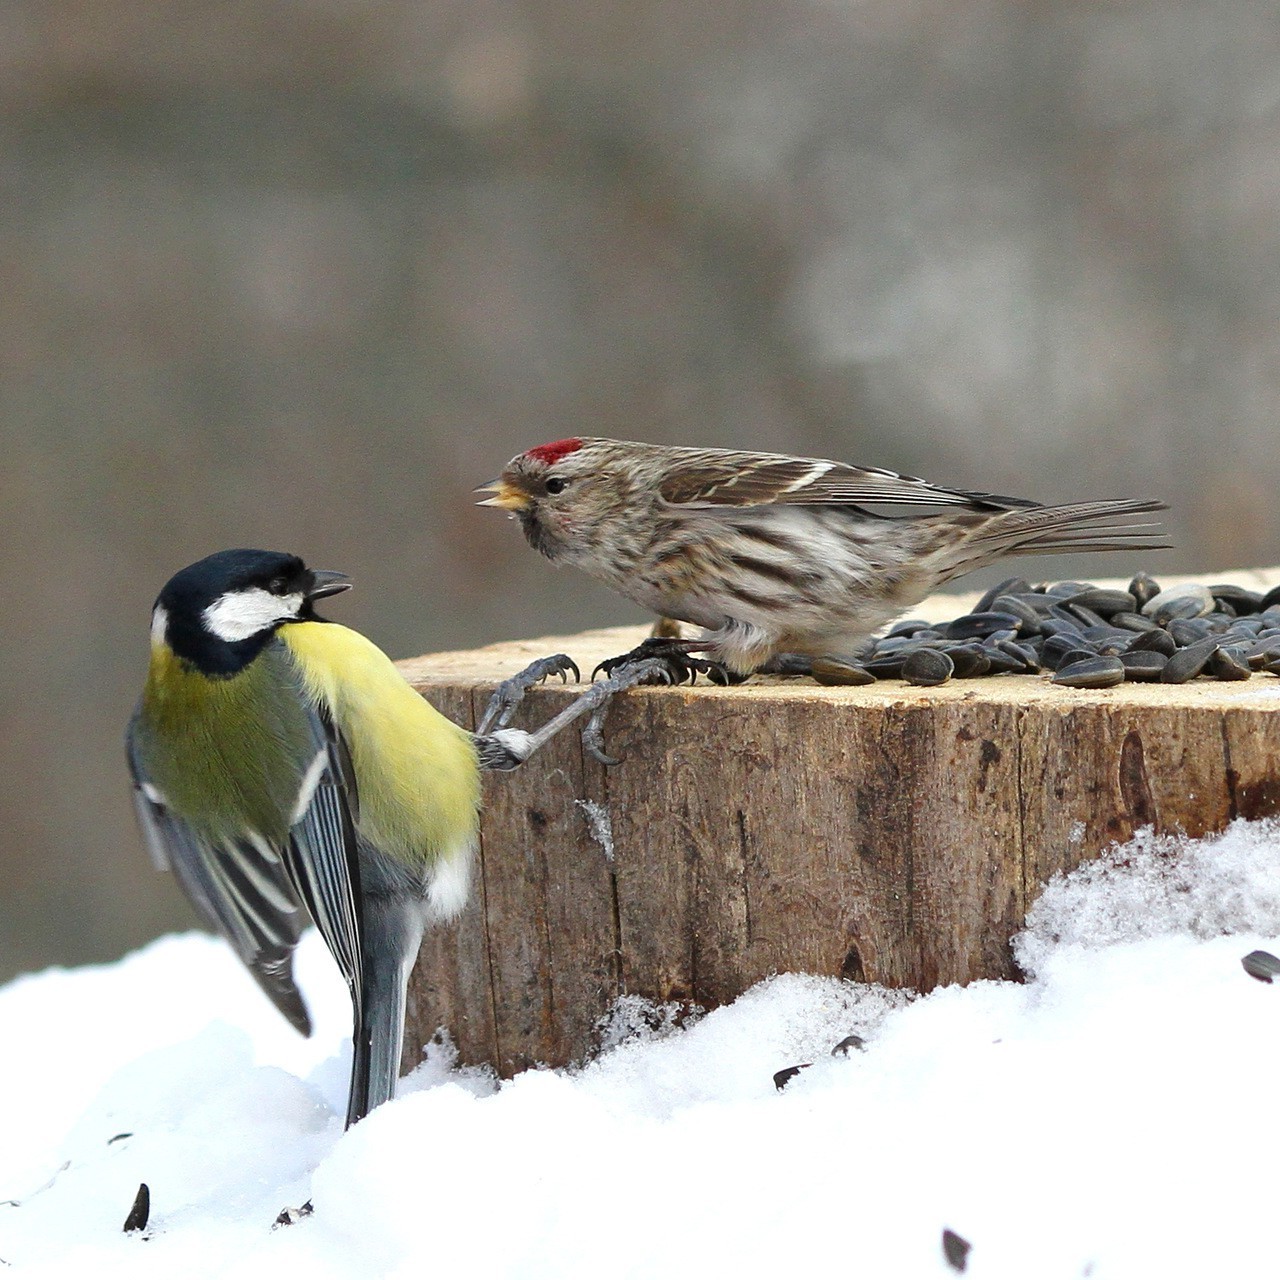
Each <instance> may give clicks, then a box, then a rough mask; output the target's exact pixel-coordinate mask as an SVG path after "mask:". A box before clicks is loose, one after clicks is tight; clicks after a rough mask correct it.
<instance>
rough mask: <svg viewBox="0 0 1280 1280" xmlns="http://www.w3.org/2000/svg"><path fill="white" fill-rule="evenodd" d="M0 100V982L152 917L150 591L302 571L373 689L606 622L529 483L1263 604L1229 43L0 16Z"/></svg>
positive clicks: (171, 899) (892, 4)
mask: <svg viewBox="0 0 1280 1280" xmlns="http://www.w3.org/2000/svg"><path fill="white" fill-rule="evenodd" d="M0 99H2V102H0V231H2V233H3V251H2V252H0V365H2V374H0V403H2V407H3V414H2V416H0V432H3V445H4V453H3V467H2V468H0V532H2V535H3V545H4V564H5V573H4V577H3V587H2V590H0V609H2V610H3V614H2V615H0V631H2V634H3V637H4V654H5V660H4V663H3V675H2V677H0V678H2V679H3V689H2V693H3V703H2V708H3V710H2V714H3V718H4V719H3V740H2V742H0V751H2V752H3V761H2V763H3V769H4V776H5V784H6V785H5V787H4V789H3V795H2V798H0V806H2V807H3V817H2V823H0V858H2V859H3V871H4V885H5V892H4V895H3V901H2V903H0V977H2V976H7V975H8V974H11V973H13V972H16V971H19V970H22V969H27V968H31V967H33V966H40V965H45V964H50V963H71V962H80V961H85V960H92V959H108V958H112V957H115V956H117V955H118V954H120V952H121V951H122V950H123V949H125V948H127V947H129V946H132V945H135V944H137V943H139V942H142V941H143V940H145V939H147V938H148V937H150V936H152V935H154V934H155V933H157V932H159V931H162V930H165V929H169V928H172V927H178V926H182V927H185V926H187V925H189V924H190V923H191V922H192V920H193V917H192V916H191V915H190V913H189V912H188V910H187V908H186V907H185V905H184V904H183V903H182V902H181V901H180V899H179V896H178V894H177V892H176V891H175V890H174V888H173V886H172V885H171V884H170V883H169V881H168V878H167V877H163V876H158V875H155V874H154V873H152V872H151V871H150V869H149V866H148V864H147V863H146V860H145V857H144V855H143V853H142V850H141V848H140V846H139V843H138V840H137V837H136V835H135V833H134V830H133V824H132V815H131V813H130V810H129V803H128V799H127V784H126V779H125V770H124V764H123V760H122V754H121V744H120V738H121V732H122V728H123V725H124V723H125V721H126V719H127V717H128V714H129V711H130V708H131V706H132V703H133V700H134V698H135V696H136V693H137V690H138V688H139V685H140V682H141V679H142V674H143V670H144V663H145V657H146V639H145V636H146V624H147V617H148V611H149V608H150V605H151V602H152V600H153V598H154V596H155V594H156V592H157V591H158V589H159V587H160V586H161V584H162V583H163V582H164V580H165V579H166V578H167V577H168V576H169V574H170V573H172V572H173V571H174V570H176V569H178V568H180V567H181V566H182V565H184V564H186V563H188V562H189V561H191V560H193V559H196V558H197V557H199V556H202V555H204V554H206V553H207V552H209V551H212V550H216V549H218V548H221V547H224V546H233V545H261V546H267V547H272V548H279V549H283V550H291V551H296V552H299V553H301V554H302V555H304V556H305V557H306V558H307V559H308V560H309V561H310V562H311V563H313V564H316V565H320V566H326V567H334V568H341V569H344V570H346V571H347V572H349V573H351V574H352V575H353V576H354V577H355V578H356V579H357V582H358V590H357V591H356V592H355V593H353V594H352V595H351V596H349V597H343V599H342V601H341V602H340V604H339V605H338V606H335V608H334V609H333V610H331V613H332V614H333V616H335V617H339V618H340V619H341V620H342V621H344V622H349V623H351V624H352V625H354V626H356V627H358V628H360V629H361V630H363V631H365V632H367V633H368V634H369V635H371V636H372V637H373V638H374V639H376V640H377V641H378V642H379V643H380V644H382V646H383V647H384V648H386V649H387V650H388V651H389V652H391V653H392V654H393V655H396V656H408V655H411V654H416V653H421V652H424V651H428V650H431V649H437V648H453V647H460V646H465V645H470V644H473V643H478V642H484V641H491V640H497V639H501V638H507V637H513V636H517V635H536V634H540V633H545V632H548V631H553V630H560V631H563V630H566V629H576V628H579V627H586V626H596V625H606V624H612V623H616V622H622V621H627V620H632V619H636V620H638V615H637V614H636V613H635V611H634V610H632V609H630V608H629V607H628V606H626V605H624V604H622V603H621V602H618V601H616V600H614V599H613V598H612V597H611V596H609V595H608V594H607V593H605V592H604V591H603V590H602V589H598V588H595V587H593V586H592V585H591V584H590V583H588V582H587V581H586V580H585V579H579V578H576V577H574V576H571V575H566V574H555V573H553V572H552V571H551V569H550V568H549V566H548V565H546V564H545V563H544V562H542V561H541V560H540V559H539V558H538V557H536V556H535V555H534V553H533V552H531V551H529V550H528V549H527V548H526V547H525V545H524V543H523V540H522V539H521V538H520V537H519V534H518V531H517V530H516V529H515V528H514V526H512V525H510V524H509V523H507V522H506V521H504V520H502V519H499V518H497V517H496V516H495V515H494V514H493V513H492V512H486V511H478V510H476V509H475V508H474V507H473V506H472V505H471V501H472V499H471V496H470V490H471V488H472V487H473V486H474V485H476V484H478V483H480V482H482V481H484V480H487V479H489V478H490V477H491V476H492V475H493V474H495V473H496V472H497V471H498V470H499V469H500V467H501V465H502V463H503V462H505V461H506V459H507V458H508V457H509V456H511V455H512V454H513V453H515V452H517V451H519V450H520V449H523V448H526V447H529V446H531V445H534V444H537V443H541V442H543V441H546V440H552V439H557V438H559V437H561V436H565V435H571V434H574V433H589V434H600V435H617V436H623V437H638V438H641V439H648V440H666V441H673V442H675V441H682V442H687V443H701V444H714V445H725V446H746V447H762V448H772V449H782V450H794V451H801V452H806V453H814V454H821V455H829V456H835V457H839V458H844V459H847V460H849V461H856V462H865V463H873V464H878V465H882V466H888V467H893V468H896V469H899V470H906V471H911V472H915V473H918V474H923V475H925V476H926V477H928V478H931V479H933V480H936V481H939V482H943V483H950V484H955V485H959V486H970V487H975V488H985V489H991V490H996V491H999V492H1012V493H1021V494H1026V495H1028V496H1034V497H1036V498H1040V499H1044V500H1053V499H1068V498H1081V497H1087V496H1091V495H1094V496H1102V495H1112V496H1123V495H1144V496H1147V495H1149V496H1161V497H1164V498H1166V499H1167V500H1169V501H1170V502H1171V503H1173V504H1174V507H1175V510H1174V513H1173V514H1172V516H1171V518H1170V520H1169V527H1170V529H1171V530H1172V532H1173V534H1174V535H1175V537H1176V539H1177V542H1178V544H1179V549H1178V550H1177V551H1176V552H1169V553H1163V554H1162V555H1149V556H1147V557H1145V561H1144V562H1145V564H1146V566H1147V567H1149V568H1152V569H1154V570H1156V571H1159V570H1160V569H1162V568H1164V569H1173V568H1175V567H1176V568H1178V569H1184V570H1194V569H1199V568H1209V567H1214V566H1216V567H1225V566H1228V565H1242V564H1272V563H1275V562H1277V561H1280V540H1278V538H1277V534H1278V533H1280V515H1278V514H1277V502H1276V492H1277V480H1278V479H1280V461H1278V456H1277V455H1278V450H1277V426H1276V419H1277V408H1278V407H1280V328H1278V327H1277V317H1278V315H1280V288H1278V287H1277V286H1278V284H1280V215H1278V211H1280V15H1278V13H1277V9H1276V7H1275V6H1273V5H1269V4H1257V3H1251V2H1250V0H1215V2H1197V0H1160V2H1159V3H1153V2H1146V3H1143V2H1142V0H1134V2H1133V3H1126V4H1121V5H1117V4H1114V3H1101V2H1091V0H1078V2H1076V3H1072V4H1052V3H1034V2H1032V3H1028V0H987V2H985V3H975V4H968V5H955V4H951V3H944V2H942V0H932V2H922V0H861V2H859V0H825V2H824V0H769V2H768V3H726V2H725V0H717V2H716V3H709V2H708V0H679V2H678V3H675V2H672V0H628V2H627V3H603V4H602V3H600V2H599V0H526V2H525V3H499V2H488V0H466V2H465V3H459V2H456V0H382V2H381V3H378V4H373V3H362V2H359V0H297V2H295V3H282V2H278V0H244V2H242V3H234V2H226V3H218V4H207V3H206V4H201V3H171V4H165V5H157V4H155V3H153V2H152V0H92V3H90V2H88V0H57V2H56V3H55V2H54V0H25V2H24V0H7V3H5V4H4V5H3V6H0ZM1042 563H1043V562H1042ZM1023 565H1024V566H1025V567H1026V568H1028V569H1029V570H1030V571H1031V572H1032V573H1033V575H1035V574H1039V573H1042V572H1044V571H1045V570H1044V569H1042V568H1041V566H1040V565H1037V564H1036V562H1034V561H1025V562H1023ZM1137 567H1138V566H1137V565H1135V564H1129V563H1124V562H1123V561H1122V559H1121V558H1119V557H1115V556H1109V557H1097V558H1091V559H1089V560H1086V561H1082V562H1080V563H1078V564H1076V565H1070V564H1068V565H1062V564H1057V565H1055V566H1053V568H1054V569H1056V570H1057V571H1058V572H1059V573H1061V572H1065V571H1069V570H1078V571H1080V572H1081V573H1084V574H1088V575H1092V576H1100V575H1102V574H1104V573H1110V574H1120V573H1128V572H1130V571H1132V570H1133V569H1134V568H1137ZM1046 568H1047V566H1046Z"/></svg>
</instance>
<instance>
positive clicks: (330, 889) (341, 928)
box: [287, 709, 362, 1019]
mask: <svg viewBox="0 0 1280 1280" xmlns="http://www.w3.org/2000/svg"><path fill="white" fill-rule="evenodd" d="M311 715H312V717H313V728H314V730H315V733H316V736H317V738H318V740H319V750H318V752H317V755H316V758H315V759H314V760H313V761H312V764H311V767H310V768H309V769H308V770H307V773H306V775H305V778H304V784H303V785H304V788H305V787H311V788H312V790H311V794H310V795H309V796H308V795H306V794H305V792H304V794H303V795H300V796H299V799H298V809H299V810H300V812H299V813H298V816H297V817H296V819H295V821H294V823H293V825H292V827H291V829H290V832H289V849H288V854H287V856H288V860H289V870H290V874H291V875H292V877H293V880H294V883H295V884H296V885H297V888H298V892H299V893H300V894H301V896H302V900H303V901H304V902H305V903H306V905H307V909H308V910H309V911H310V913H311V918H312V919H313V920H314V921H315V924H316V928H317V929H319V930H320V934H321V936H322V937H323V938H324V940H325V942H326V944H327V945H328V947H329V950H330V951H331V952H332V953H333V958H334V960H335V961H337V964H338V968H339V969H340V970H341V971H342V976H343V977H344V978H345V979H346V981H347V985H348V986H349V987H350V988H351V994H352V999H353V1000H354V1001H355V1003H356V1016H357V1019H358V1018H359V1009H360V1001H361V998H362V993H361V986H362V977H361V954H362V950H361V925H360V854H359V844H358V842H357V839H356V832H355V823H354V820H353V817H352V800H353V799H354V798H355V796H356V790H355V777H354V774H353V773H352V771H351V757H350V754H349V753H348V751H347V749H346V745H345V743H344V742H343V740H342V736H341V734H340V733H339V732H338V730H337V728H336V727H335V726H334V723H333V719H332V717H331V716H330V715H329V714H328V711H327V709H319V710H317V709H312V711H311Z"/></svg>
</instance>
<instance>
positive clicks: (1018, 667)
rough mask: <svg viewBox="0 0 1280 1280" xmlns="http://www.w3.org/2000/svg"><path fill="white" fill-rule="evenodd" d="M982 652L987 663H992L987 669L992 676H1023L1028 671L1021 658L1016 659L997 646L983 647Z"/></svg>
mask: <svg viewBox="0 0 1280 1280" xmlns="http://www.w3.org/2000/svg"><path fill="white" fill-rule="evenodd" d="M982 652H983V653H984V654H986V657H987V662H988V663H990V665H989V666H988V667H987V674H988V675H990V676H1003V675H1009V674H1011V673H1018V674H1021V673H1022V672H1024V671H1025V670H1026V669H1027V668H1026V664H1025V663H1024V662H1023V661H1022V659H1021V658H1015V657H1013V656H1012V655H1011V654H1008V653H1005V651H1004V650H1003V649H1001V648H999V647H997V646H995V645H983V646H982Z"/></svg>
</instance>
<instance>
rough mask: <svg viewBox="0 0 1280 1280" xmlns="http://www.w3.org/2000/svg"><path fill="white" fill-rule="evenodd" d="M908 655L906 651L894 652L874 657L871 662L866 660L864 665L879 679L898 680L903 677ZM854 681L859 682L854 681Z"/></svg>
mask: <svg viewBox="0 0 1280 1280" xmlns="http://www.w3.org/2000/svg"><path fill="white" fill-rule="evenodd" d="M907 657H908V655H907V654H905V653H893V654H889V655H888V656H887V657H884V658H872V659H871V660H870V661H869V662H864V663H863V664H862V667H863V670H865V671H867V672H869V673H870V674H871V675H873V676H874V677H875V678H876V679H877V680H898V679H900V678H901V677H902V668H903V667H904V666H905V665H906V661H907ZM854 683H855V684H856V683H859V682H858V681H854ZM861 683H864V684H865V683H866V682H865V681H862V682H861Z"/></svg>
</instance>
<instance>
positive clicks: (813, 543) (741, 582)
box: [482, 437, 1167, 673]
mask: <svg viewBox="0 0 1280 1280" xmlns="http://www.w3.org/2000/svg"><path fill="white" fill-rule="evenodd" d="M483 491H484V492H489V493H492V495H493V496H492V497H490V498H487V499H486V500H485V501H484V503H483V504H482V505H485V506H495V507H500V508H502V509H504V510H506V511H509V512H511V513H512V514H513V515H514V516H515V517H516V518H517V519H519V521H520V524H521V527H522V528H523V529H524V533H525V537H526V538H528V540H529V543H530V545H531V546H533V547H535V548H536V549H537V550H538V551H541V552H542V554H543V555H545V556H546V557H547V558H548V559H549V560H551V561H552V562H553V563H555V564H558V565H572V566H574V567H575V568H578V569H581V570H583V571H584V572H585V573H588V574H590V575H591V576H592V577H593V578H596V579H598V580H599V581H601V582H603V583H605V584H606V585H608V586H610V587H612V588H613V589H614V590H615V591H617V592H619V593H620V594H621V595H623V596H625V597H626V598H627V599H629V600H632V601H634V602H635V603H636V604H639V605H641V606H642V607H644V608H646V609H651V610H652V611H653V612H654V613H656V614H659V615H660V616H663V617H668V618H676V619H679V620H680V621H682V622H688V623H692V624H694V625H696V626H699V627H702V628H703V630H704V633H705V635H704V639H705V641H706V651H707V652H708V654H709V655H710V656H711V657H712V658H714V659H717V660H719V661H721V662H723V663H725V665H727V666H728V667H730V668H731V669H732V670H734V671H737V672H741V673H747V672H750V671H754V670H756V669H757V668H758V667H760V666H762V665H763V664H764V663H766V662H767V661H769V660H770V659H771V658H773V657H774V656H776V655H777V654H780V653H795V654H801V655H807V656H809V657H814V658H817V657H834V658H842V657H846V656H849V655H851V654H854V653H856V651H857V649H858V647H859V645H860V642H861V641H862V640H864V639H865V638H866V637H867V636H868V635H870V634H871V633H872V632H874V631H876V630H877V629H878V628H879V627H881V626H883V625H884V624H885V623H886V622H889V621H890V620H891V619H893V618H894V617H896V616H897V615H899V614H900V613H902V612H903V611H904V610H905V609H909V608H910V607H911V606H912V605H914V604H917V603H918V602H919V601H921V600H923V599H924V597H925V596H927V595H929V594H930V593H931V592H932V591H934V590H936V589H937V588H938V587H940V586H941V585H942V584H943V583H945V582H947V581H949V580H950V579H952V578H954V577H957V576H958V575H959V574H962V573H967V572H968V571H969V570H970V569H977V568H980V567H981V566H983V565H986V564H990V563H991V562H992V561H993V560H997V559H999V558H1000V557H1001V556H1004V555H1009V554H1011V553H1013V552H1027V553H1041V552H1048V551H1134V550H1148V549H1151V548H1155V547H1161V546H1166V545H1167V544H1166V543H1164V542H1160V541H1154V540H1153V539H1152V534H1153V531H1155V530H1156V529H1157V526H1155V525H1152V524H1147V523H1124V522H1121V523H1116V521H1118V520H1122V518H1123V517H1127V516H1133V515H1138V514H1142V513H1145V512H1151V511H1160V510H1163V509H1164V505H1165V504H1164V503H1162V502H1153V501H1144V500H1133V499H1123V498H1122V499H1108V500H1103V501H1096V502H1080V503H1073V504H1071V505H1068V506H1054V507H1046V506H1041V505H1039V504H1037V503H1035V502H1030V501H1027V500H1026V499H1023V498H1007V497H1000V496H997V495H995V494H988V493H968V492H964V491H962V490H956V489H944V488H941V487H939V486H937V485H932V484H929V483H927V482H926V481H924V480H919V479H916V478H915V477H913V476H903V475H898V474H897V473H896V472H893V471H883V470H880V469H878V468H875V467H855V466H850V465H848V464H846V463H842V462H833V461H830V460H827V459H822V458H794V457H788V456H786V455H783V454H774V453H745V452H743V453H740V452H736V451H732V450H728V449H687V448H676V447H672V446H667V445H653V444H641V443H637V442H633V441H626V440H603V439H591V438H588V437H573V438H571V439H567V440H558V441H555V442H554V443H552V444H544V445H540V446H539V447H538V448H536V449H530V450H529V451H528V452H527V453H522V454H520V455H518V456H517V457H515V458H513V459H512V460H511V461H510V462H509V463H508V464H507V466H506V469H505V470H504V471H503V472H502V475H501V476H500V477H499V478H498V479H497V480H495V481H493V482H492V483H491V484H489V485H486V486H484V487H483ZM904 506H905V507H912V508H917V509H919V508H924V509H925V511H924V512H923V513H921V512H920V511H919V510H917V511H915V512H909V513H906V514H904V513H903V512H902V508H903V507H904ZM886 508H887V510H886ZM930 508H932V509H933V510H929V509H930ZM938 508H941V510H937V509H938Z"/></svg>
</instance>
